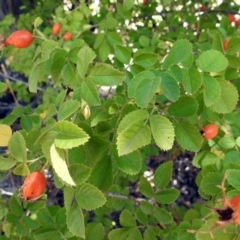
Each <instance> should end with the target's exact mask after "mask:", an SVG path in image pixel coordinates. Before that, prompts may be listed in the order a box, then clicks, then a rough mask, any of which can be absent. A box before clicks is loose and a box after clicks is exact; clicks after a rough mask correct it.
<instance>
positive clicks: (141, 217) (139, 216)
mask: <svg viewBox="0 0 240 240" xmlns="http://www.w3.org/2000/svg"><path fill="white" fill-rule="evenodd" d="M135 218H136V220H137V221H138V222H140V223H141V224H142V225H147V224H148V216H147V214H145V213H144V212H143V211H142V210H141V209H140V208H137V210H136V211H135Z"/></svg>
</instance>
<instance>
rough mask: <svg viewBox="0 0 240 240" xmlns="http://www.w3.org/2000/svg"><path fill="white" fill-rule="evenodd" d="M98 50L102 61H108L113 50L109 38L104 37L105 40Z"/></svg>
mask: <svg viewBox="0 0 240 240" xmlns="http://www.w3.org/2000/svg"><path fill="white" fill-rule="evenodd" d="M97 50H98V56H99V58H100V60H101V61H102V62H105V61H106V60H107V59H108V56H109V54H111V48H110V45H109V43H108V41H107V37H104V40H103V41H102V42H101V44H100V46H99V48H98V49H97Z"/></svg>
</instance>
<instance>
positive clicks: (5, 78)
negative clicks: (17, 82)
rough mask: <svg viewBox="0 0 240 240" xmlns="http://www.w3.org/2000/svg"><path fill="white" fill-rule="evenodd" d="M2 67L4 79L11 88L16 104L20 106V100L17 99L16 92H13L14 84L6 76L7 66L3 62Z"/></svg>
mask: <svg viewBox="0 0 240 240" xmlns="http://www.w3.org/2000/svg"><path fill="white" fill-rule="evenodd" d="M1 68H2V71H3V73H4V75H5V76H4V81H5V82H6V84H7V86H8V88H9V90H10V92H11V94H12V96H13V99H14V102H15V104H16V105H18V106H19V103H18V100H17V98H16V96H15V94H14V92H13V89H12V85H11V83H10V81H9V79H8V78H7V77H6V76H7V70H6V68H5V66H4V65H3V64H1Z"/></svg>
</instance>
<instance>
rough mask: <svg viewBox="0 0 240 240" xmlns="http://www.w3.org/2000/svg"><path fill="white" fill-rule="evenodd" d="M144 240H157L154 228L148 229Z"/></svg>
mask: <svg viewBox="0 0 240 240" xmlns="http://www.w3.org/2000/svg"><path fill="white" fill-rule="evenodd" d="M143 238H144V240H157V237H156V235H155V232H154V230H153V228H151V227H147V228H146V230H145V231H144V234H143Z"/></svg>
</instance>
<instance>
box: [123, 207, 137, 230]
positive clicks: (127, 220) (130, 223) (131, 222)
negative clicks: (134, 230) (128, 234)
mask: <svg viewBox="0 0 240 240" xmlns="http://www.w3.org/2000/svg"><path fill="white" fill-rule="evenodd" d="M119 220H120V224H121V225H122V226H123V227H135V226H136V221H135V219H134V217H133V215H132V214H131V213H130V212H129V211H128V210H127V209H124V210H123V211H122V212H121V214H120V217H119Z"/></svg>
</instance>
